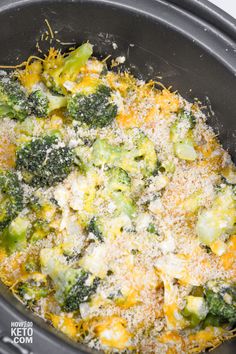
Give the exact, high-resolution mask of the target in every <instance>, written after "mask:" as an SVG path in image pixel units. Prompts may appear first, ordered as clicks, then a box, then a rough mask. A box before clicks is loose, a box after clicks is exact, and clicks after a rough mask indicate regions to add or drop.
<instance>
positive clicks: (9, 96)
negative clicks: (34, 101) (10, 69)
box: [0, 75, 30, 121]
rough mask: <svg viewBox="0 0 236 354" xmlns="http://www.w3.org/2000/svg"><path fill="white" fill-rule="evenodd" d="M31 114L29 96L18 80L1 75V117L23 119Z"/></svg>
mask: <svg viewBox="0 0 236 354" xmlns="http://www.w3.org/2000/svg"><path fill="white" fill-rule="evenodd" d="M29 114H30V107H29V104H28V98H27V95H26V93H25V91H24V90H23V88H22V87H21V85H20V84H19V82H18V81H17V80H14V79H13V78H11V77H9V76H7V75H2V76H0V117H3V118H4V117H9V118H14V119H17V120H19V121H23V120H24V119H25V118H26V117H27V116H28V115H29Z"/></svg>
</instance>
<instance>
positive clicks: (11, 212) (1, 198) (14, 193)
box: [0, 171, 23, 231]
mask: <svg viewBox="0 0 236 354" xmlns="http://www.w3.org/2000/svg"><path fill="white" fill-rule="evenodd" d="M22 209H23V189H22V187H21V185H20V182H19V179H18V177H17V175H16V174H15V173H13V172H10V171H7V172H3V171H2V172H0V231H1V230H3V229H4V228H5V227H6V226H7V225H9V224H10V222H11V221H12V220H13V219H14V218H15V217H16V216H17V215H18V214H19V212H20V211H21V210H22Z"/></svg>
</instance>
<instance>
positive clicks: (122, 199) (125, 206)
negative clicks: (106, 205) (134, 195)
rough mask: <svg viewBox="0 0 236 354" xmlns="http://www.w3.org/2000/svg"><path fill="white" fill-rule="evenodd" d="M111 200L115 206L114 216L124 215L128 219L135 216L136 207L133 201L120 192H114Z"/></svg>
mask: <svg viewBox="0 0 236 354" xmlns="http://www.w3.org/2000/svg"><path fill="white" fill-rule="evenodd" d="M111 199H112V201H113V202H114V204H115V206H116V210H115V215H116V216H118V215H121V214H125V215H127V216H128V217H129V218H134V217H135V215H136V205H135V203H134V201H133V200H132V199H131V198H130V197H129V196H127V195H125V194H124V193H121V192H114V193H112V195H111Z"/></svg>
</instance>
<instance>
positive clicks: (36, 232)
mask: <svg viewBox="0 0 236 354" xmlns="http://www.w3.org/2000/svg"><path fill="white" fill-rule="evenodd" d="M49 233H50V227H49V225H48V222H46V221H45V220H36V221H35V222H34V223H33V225H32V230H31V235H30V242H31V243H35V242H37V241H39V240H42V239H43V238H44V237H46V236H47V235H48V234H49Z"/></svg>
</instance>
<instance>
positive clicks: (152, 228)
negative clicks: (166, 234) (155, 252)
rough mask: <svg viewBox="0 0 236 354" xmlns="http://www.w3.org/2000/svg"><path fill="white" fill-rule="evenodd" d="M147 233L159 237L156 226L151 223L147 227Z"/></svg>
mask: <svg viewBox="0 0 236 354" xmlns="http://www.w3.org/2000/svg"><path fill="white" fill-rule="evenodd" d="M147 232H149V233H150V234H155V235H159V233H158V230H157V228H156V225H155V224H153V223H150V224H149V225H148V227H147Z"/></svg>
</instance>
